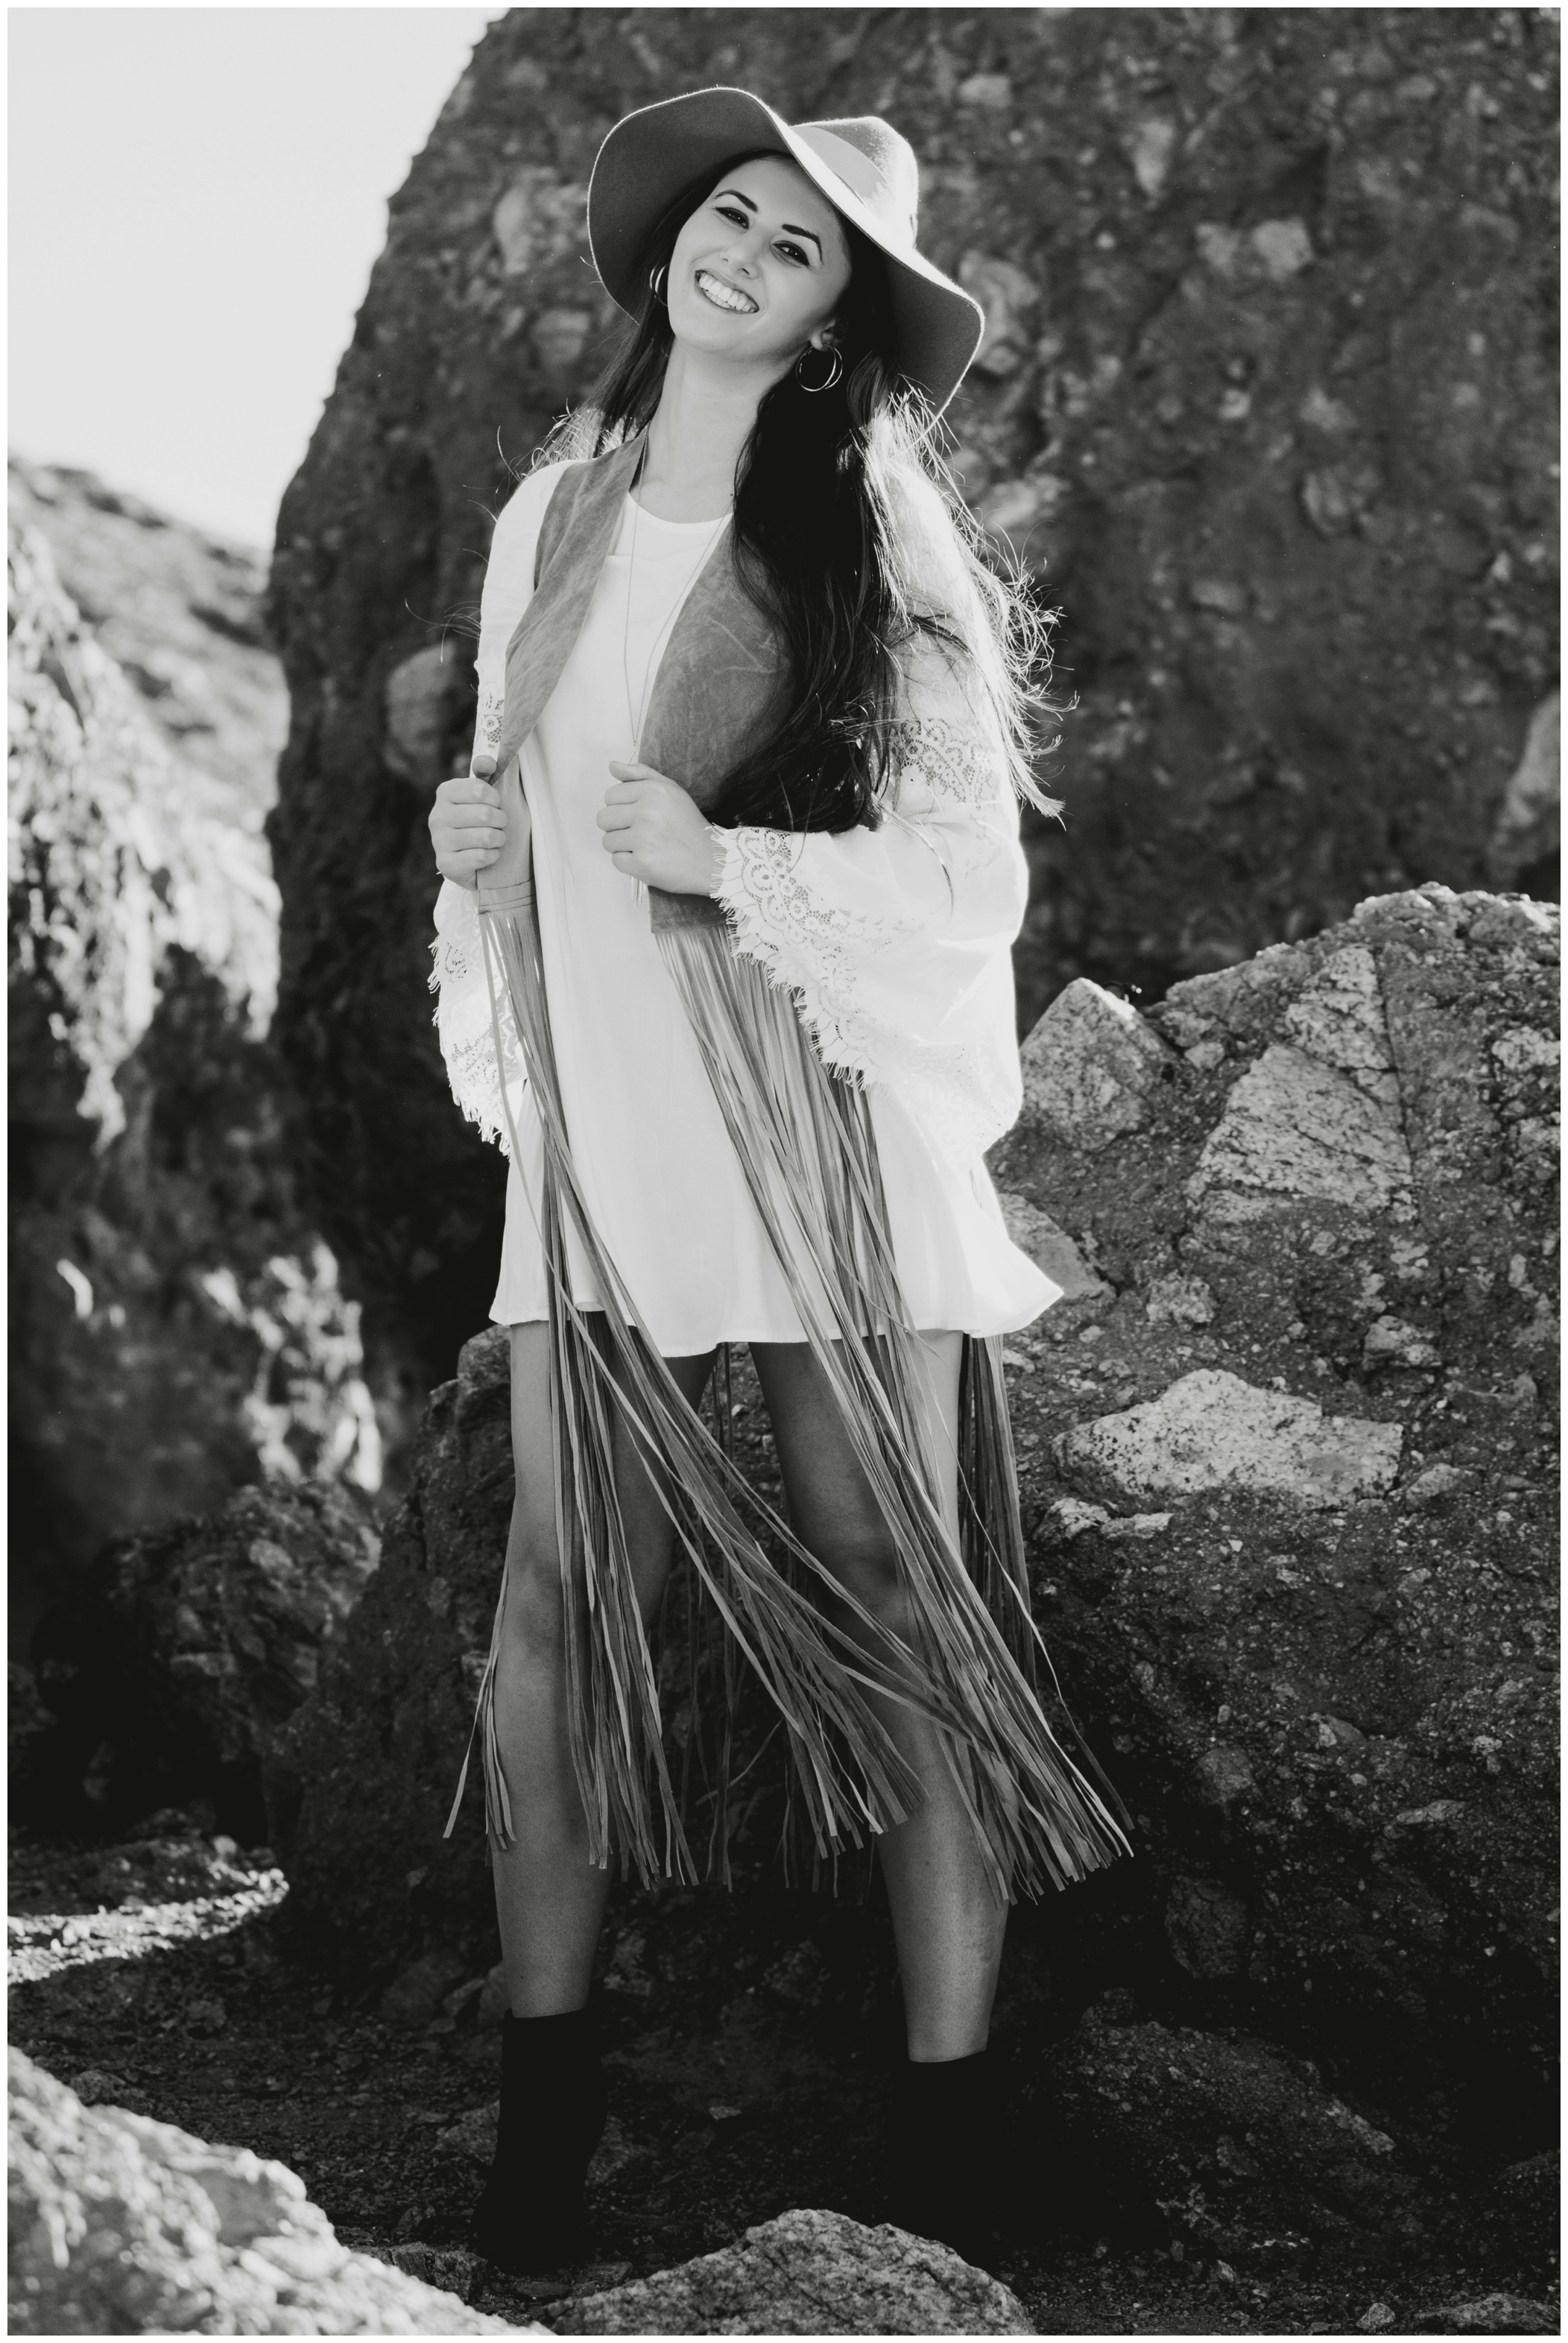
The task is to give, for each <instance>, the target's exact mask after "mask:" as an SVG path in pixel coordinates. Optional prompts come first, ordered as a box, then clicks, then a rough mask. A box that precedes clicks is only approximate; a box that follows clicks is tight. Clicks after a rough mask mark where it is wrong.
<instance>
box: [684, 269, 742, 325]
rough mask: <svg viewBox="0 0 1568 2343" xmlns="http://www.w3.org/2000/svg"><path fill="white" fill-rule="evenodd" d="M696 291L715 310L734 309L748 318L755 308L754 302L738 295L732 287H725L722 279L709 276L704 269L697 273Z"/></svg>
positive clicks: (740, 294)
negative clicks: (709, 302) (710, 303)
mask: <svg viewBox="0 0 1568 2343" xmlns="http://www.w3.org/2000/svg"><path fill="white" fill-rule="evenodd" d="M697 289H698V291H699V293H700V294H702V295H703V296H704V297H705V298H706V299H708V300H709V301H711V302H712V304H713V306H714V307H715V308H716V309H734V310H735V311H737V312H738V314H739V316H741V317H749V316H750V315H751V314H752V312H753V310H754V309H755V308H756V307H757V304H756V302H755V301H752V300H749V299H748V297H747V296H746V295H745V294H744V293H738V292H737V291H736V289H735V287H734V286H733V285H726V284H725V282H724V281H723V279H722V277H713V276H710V275H709V271H708V270H707V269H706V268H699V270H698V272H697Z"/></svg>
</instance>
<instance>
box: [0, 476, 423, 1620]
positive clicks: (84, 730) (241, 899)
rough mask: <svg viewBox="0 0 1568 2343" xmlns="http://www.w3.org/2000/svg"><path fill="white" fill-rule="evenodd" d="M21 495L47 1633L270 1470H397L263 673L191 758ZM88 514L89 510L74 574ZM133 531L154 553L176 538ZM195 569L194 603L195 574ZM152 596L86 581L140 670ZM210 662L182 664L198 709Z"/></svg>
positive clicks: (34, 1418) (19, 847)
mask: <svg viewBox="0 0 1568 2343" xmlns="http://www.w3.org/2000/svg"><path fill="white" fill-rule="evenodd" d="M104 493H105V494H106V493H107V492H104ZM20 502H21V505H22V509H23V511H24V512H29V511H30V512H32V513H33V515H34V517H35V518H37V519H39V520H40V523H41V526H40V528H34V527H32V526H31V525H30V524H29V525H23V526H21V527H19V528H17V530H16V531H15V534H14V538H13V545H12V564H11V587H12V631H11V643H10V677H11V684H10V688H11V706H12V737H11V850H10V851H11V865H10V887H11V913H12V917H11V961H10V1010H11V1029H10V1039H11V1106H10V1112H11V1135H12V1153H11V1162H12V1188H13V1216H12V1240H11V1246H12V1250H11V1305H12V1307H11V1326H12V1335H11V1340H12V1361H11V1383H10V1391H11V1410H12V1431H13V1457H14V1462H15V1479H14V1482H13V1505H14V1511H13V1544H12V1594H13V1605H14V1609H13V1632H14V1634H20V1635H21V1636H23V1637H25V1633H26V1631H27V1630H28V1629H29V1628H30V1627H31V1626H32V1624H34V1622H35V1619H36V1617H37V1615H38V1614H39V1612H40V1611H41V1610H42V1609H43V1608H44V1606H45V1604H46V1603H48V1602H49V1601H51V1600H57V1599H58V1598H59V1597H60V1596H61V1595H62V1594H65V1593H66V1592H67V1591H68V1590H69V1589H70V1588H71V1586H72V1585H73V1584H76V1583H79V1580H80V1576H81V1574H82V1573H83V1571H84V1570H85V1566H86V1564H88V1562H89V1561H90V1559H91V1557H92V1555H93V1554H95V1551H96V1550H97V1549H98V1548H99V1547H100V1546H101V1545H102V1544H104V1542H105V1541H106V1539H108V1538H111V1537H116V1536H122V1535H125V1534H127V1533H130V1532H132V1531H135V1530H137V1529H140V1528H143V1527H146V1526H148V1525H151V1524H154V1523H160V1522H164V1521H167V1520H168V1519H169V1518H170V1517H171V1516H173V1515H175V1514H177V1513H182V1512H190V1511H202V1510H206V1509H210V1508H212V1507H215V1506H216V1505H220V1504H221V1503H223V1501H224V1500H225V1498H226V1496H227V1495H228V1494H229V1493H231V1492H232V1491H233V1490H234V1489H235V1488H236V1486H239V1485H241V1484H243V1483H246V1482H250V1481H255V1480H257V1479H259V1478H262V1477H264V1476H273V1477H278V1478H283V1479H287V1480H297V1479H299V1478H301V1477H303V1476H305V1475H307V1474H308V1473H318V1474H322V1475H326V1476H327V1477H335V1476H341V1477H346V1478H347V1480H349V1481H350V1482H351V1483H355V1484H356V1485H357V1486H358V1487H360V1488H361V1489H363V1490H365V1491H366V1492H367V1493H368V1492H369V1491H370V1490H371V1489H373V1488H374V1487H375V1486H376V1485H377V1482H378V1480H379V1477H380V1470H381V1457H380V1439H379V1430H378V1425H377V1419H376V1414H375V1410H374V1407H373V1405H372V1403H371V1397H370V1393H369V1390H368V1387H367V1376H366V1373H365V1368H364V1363H363V1356H362V1345H361V1342H360V1335H359V1311H358V1305H357V1302H354V1301H352V1300H351V1299H350V1298H349V1296H348V1295H347V1293H346V1292H345V1291H344V1290H343V1287H342V1285H341V1284H340V1282H339V1279H338V1272H337V1261H336V1259H335V1258H334V1256H333V1254H332V1253H331V1252H330V1251H329V1250H328V1249H327V1245H326V1244H325V1243H324V1242H323V1241H322V1239H321V1237H320V1234H319V1232H318V1230H317V1227H316V1225H315V1223H314V1222H312V1220H311V1219H310V1217H309V1215H308V1213H307V1211H306V1210H305V1208H304V1206H303V1204H302V1202H301V1201H300V1198H299V1194H298V1190H297V1177H296V1172H295V1167H294V1157H295V1154H296V1148H295V1144H294V1140H293V1136H292V1126H293V1122H294V1120H295V1116H296V1112H297V1109H296V1105H295V1102H294V1101H293V1100H292V1097H291V1094H290V1092H289V1089H288V1085H287V1082H286V1078H285V1077H284V1075H283V1072H282V1069H281V1066H280V1063H279V1061H278V1060H277V1058H276V1055H275V1053H274V1052H273V1051H272V1048H271V1046H270V1043H269V1042H268V1041H267V1040H266V1023H267V1020H268V1018H269V1015H270V1012H271V1009H272V1004H273V999H274V995H275V992H276V954H277V928H276V922H277V899H276V889H275V888H274V886H273V882H272V878H271V873H270V869H269V865H268V857H267V850H266V841H265V839H264V838H263V836H262V834H261V812H262V802H263V800H264V799H265V798H266V797H269V796H270V776H269V775H267V774H266V773H265V770H264V767H263V762H262V759H263V755H264V751H265V749H266V739H265V732H264V735H263V738H262V739H261V740H260V741H259V742H258V743H257V744H256V747H255V748H254V749H253V751H252V759H253V761H252V765H251V767H250V769H249V773H248V778H247V779H246V780H245V781H244V783H243V785H242V782H241V780H240V779H236V778H235V777H234V774H233V771H232V769H231V766H232V762H233V759H235V758H236V757H237V755H238V753H239V750H238V743H239V739H240V734H241V723H240V713H239V710H240V709H243V708H245V707H247V706H249V705H250V704H251V702H252V701H253V700H255V699H256V698H257V697H258V696H259V695H261V694H262V680H261V679H260V677H259V676H258V673H257V672H256V670H257V669H259V667H260V666H261V665H262V664H263V663H264V661H265V657H266V655H265V654H263V653H262V652H260V651H259V650H256V649H254V646H247V647H246V660H247V661H248V663H249V664H248V665H247V667H246V671H245V675H244V677H243V678H242V679H241V680H242V682H243V684H244V687H245V688H244V690H243V691H242V690H240V689H239V687H238V686H237V685H236V690H235V692H234V693H233V694H230V695H227V696H226V695H225V694H224V693H217V694H216V697H217V698H218V699H220V700H222V701H223V702H224V707H225V708H226V710H227V712H226V713H224V711H223V709H220V710H218V711H217V712H216V713H215V714H214V717H213V722H214V725H215V728H216V729H215V735H214V737H215V738H219V737H220V735H221V739H222V745H223V748H224V752H225V756H224V759H223V760H215V765H214V769H211V770H209V769H207V768H206V766H204V765H203V764H202V763H201V761H200V757H201V754H202V751H201V749H200V748H199V747H198V746H197V745H196V743H198V742H199V741H200V739H202V737H203V736H202V735H200V734H199V733H198V732H196V729H195V728H194V719H193V721H192V722H191V723H187V724H186V725H185V728H184V736H183V737H184V739H185V745H184V747H183V749H176V747H175V746H174V745H173V735H172V733H171V732H170V731H166V730H165V729H160V725H159V722H158V721H157V720H156V719H155V717H154V715H153V714H152V713H150V712H149V709H148V705H147V702H146V698H145V696H144V695H143V694H142V693H141V692H139V691H138V690H137V689H136V687H135V686H134V685H133V683H132V682H131V681H130V680H128V679H127V676H126V672H125V671H124V670H123V669H121V668H120V666H119V665H118V664H117V662H116V660H115V659H112V658H111V657H110V655H109V654H108V652H107V651H106V649H104V647H103V645H102V644H101V643H100V642H99V640H98V639H97V638H96V636H95V631H94V629H93V627H92V626H91V625H90V624H89V623H88V621H87V620H86V619H85V618H84V617H83V615H82V613H81V612H80V610H79V609H78V608H77V607H76V605H75V603H74V602H73V601H72V599H71V598H70V597H69V595H68V594H67V593H66V592H65V588H63V587H62V585H61V584H60V581H59V578H58V576H57V574H56V571H55V564H54V560H53V558H52V555H51V552H50V549H49V544H48V542H47V540H46V538H45V535H44V534H43V533H42V523H45V522H47V521H48V520H49V518H50V517H51V515H52V516H53V517H54V518H55V519H58V518H59V515H60V513H61V511H62V509H65V508H66V505H65V501H64V500H63V493H62V498H56V499H55V503H54V504H52V505H51V504H50V503H48V502H47V500H45V499H42V498H41V497H34V498H32V499H31V501H29V498H27V497H26V496H24V497H23V498H21V499H20ZM84 509H88V510H90V509H91V508H85V507H84V505H83V502H82V500H81V499H77V500H76V502H75V503H70V504H69V505H68V514H69V518H70V519H71V523H72V529H73V532H74V533H73V534H71V535H70V537H69V540H68V550H69V551H70V553H71V558H72V559H73V561H74V564H75V569H76V570H77V572H78V573H80V572H82V571H83V570H85V569H86V568H88V567H89V565H88V562H87V556H86V551H85V547H86V545H87V542H88V532H87V530H86V528H85V523H84V521H83V510H84ZM122 518H124V517H123V516H122ZM125 525H126V527H127V528H131V530H132V535H133V536H134V537H140V538H146V539H147V540H148V542H149V543H156V544H158V545H160V546H161V545H162V543H163V538H164V536H165V535H166V534H167V532H159V531H157V530H156V529H154V528H151V526H150V525H148V526H147V527H145V528H144V527H142V526H141V525H140V524H139V523H138V524H136V525H135V526H134V527H133V526H132V524H131V523H129V522H126V524H125ZM116 546H117V540H116ZM187 553H188V556H189V558H188V560H187V561H186V565H185V567H186V568H187V569H189V570H190V571H191V572H192V576H191V578H189V579H187V587H188V590H189V591H190V592H191V593H193V594H195V593H196V592H198V591H199V590H200V584H201V576H202V563H201V561H200V560H198V558H197V554H196V551H193V550H191V549H190V548H187ZM169 559H170V561H173V560H174V556H173V555H172V554H170V555H169ZM174 566H175V569H176V572H180V565H179V564H178V563H177V562H176V563H175V565H174ZM215 566H216V555H215V556H214V559H213V561H211V562H208V563H207V565H206V567H207V568H209V569H210V568H213V567H215ZM229 572H230V574H228V575H227V576H226V579H223V580H216V581H213V583H212V585H211V592H212V594H213V596H214V599H213V602H212V611H213V618H214V625H213V626H212V627H209V628H207V629H206V631H207V632H208V633H213V632H215V631H216V621H217V620H218V619H221V620H222V623H223V625H224V626H226V627H228V628H230V629H231V630H239V629H242V628H245V627H247V626H248V627H249V628H252V629H254V628H256V626H257V624H258V623H259V622H258V618H257V613H256V592H255V587H256V579H255V576H254V570H253V569H252V568H247V567H246V566H245V565H244V564H241V563H240V562H239V561H238V558H237V557H236V562H235V563H234V564H231V565H229ZM180 574H183V572H181V573H180ZM131 575H132V572H131V567H130V557H129V554H128V553H127V552H126V550H125V548H123V547H121V548H118V549H117V552H116V564H113V565H110V569H109V574H108V575H107V577H106V578H104V577H100V578H97V579H96V580H95V581H92V582H94V587H95V591H96V592H98V593H99V594H100V595H101V596H102V597H103V598H105V599H106V600H109V601H111V602H112V608H113V615H114V617H115V620H116V627H117V628H118V629H119V634H118V636H117V639H119V640H120V641H121V643H122V647H123V646H124V641H125V638H126V633H127V631H128V630H129V631H131V632H134V631H135V627H136V625H139V626H140V627H141V628H142V629H143V630H144V631H145V632H146V633H148V634H150V633H151V632H152V631H153V630H154V627H155V622H156V619H157V616H158V613H159V612H161V611H163V610H164V609H166V608H167V607H169V606H170V605H172V603H173V602H174V601H175V600H176V594H175V590H174V587H173V585H172V584H170V583H169V581H168V580H167V579H165V580H164V582H163V584H162V585H161V586H160V588H159V590H158V592H157V593H156V594H154V596H153V598H152V602H153V607H152V610H151V612H150V613H148V612H145V611H144V612H143V613H142V615H141V617H140V618H139V619H137V618H136V609H137V603H136V595H135V593H134V592H133V590H132V585H131ZM220 587H222V588H223V589H224V591H225V592H226V599H223V600H220V599H219V598H217V597H218V594H219V588H220ZM247 596H248V600H247V599H246V597H247ZM246 612H248V617H247V616H246ZM195 626H196V621H195V620H194V618H191V617H190V614H189V612H188V610H187V623H186V632H187V635H188V634H189V633H190V632H191V631H192V629H193V628H195ZM221 639H226V638H221ZM144 648H146V646H145V645H144ZM196 648H198V647H196V646H193V645H192V644H190V643H188V642H187V643H186V645H185V647H184V650H183V652H182V657H184V658H185V662H186V663H185V665H184V666H182V667H181V669H180V675H181V679H182V680H181V683H180V689H181V690H182V691H183V692H184V693H185V695H186V698H185V699H184V701H182V702H181V706H182V707H184V708H186V709H187V710H189V709H194V707H195V706H196V699H195V697H194V695H195V693H196V685H195V682H194V681H193V680H192V675H191V673H190V672H188V671H187V670H188V669H195V667H196V656H195V651H196ZM147 655H148V656H149V657H150V656H151V652H150V649H149V650H148V653H147ZM274 676H275V678H276V665H274ZM273 689H274V699H273V707H274V711H275V713H276V680H275V682H274V687H273ZM168 697H169V698H170V700H171V703H172V700H173V688H172V687H171V692H170V694H169V695H168ZM229 699H235V700H236V703H237V705H236V706H233V707H231V706H229V705H228V700H229ZM220 716H221V719H222V721H221V725H220V721H219V719H220ZM166 720H168V719H166Z"/></svg>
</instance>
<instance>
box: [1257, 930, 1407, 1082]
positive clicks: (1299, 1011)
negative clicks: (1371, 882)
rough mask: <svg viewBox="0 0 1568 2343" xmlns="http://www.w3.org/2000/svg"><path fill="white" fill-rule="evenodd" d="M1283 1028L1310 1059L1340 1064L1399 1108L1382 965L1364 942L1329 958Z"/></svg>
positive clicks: (1287, 1015)
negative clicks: (1380, 978)
mask: <svg viewBox="0 0 1568 2343" xmlns="http://www.w3.org/2000/svg"><path fill="white" fill-rule="evenodd" d="M1282 1022H1283V1025H1284V1030H1285V1031H1286V1032H1287V1033H1288V1034H1289V1035H1290V1037H1291V1039H1292V1041H1294V1042H1295V1043H1296V1044H1297V1046H1298V1047H1299V1048H1301V1049H1302V1050H1305V1051H1306V1052H1307V1054H1308V1056H1309V1057H1313V1058H1318V1059H1321V1060H1322V1063H1323V1064H1324V1065H1326V1066H1337V1067H1338V1069H1339V1071H1341V1072H1342V1073H1344V1074H1349V1076H1350V1078H1351V1080H1352V1081H1353V1082H1354V1083H1355V1084H1356V1085H1357V1087H1358V1088H1359V1089H1361V1090H1363V1091H1366V1092H1367V1093H1368V1095H1369V1096H1370V1097H1372V1098H1375V1099H1376V1100H1378V1101H1379V1102H1380V1103H1381V1104H1382V1105H1383V1106H1386V1107H1397V1105H1398V1104H1399V1076H1398V1075H1397V1074H1396V1072H1395V1071H1394V1063H1393V1051H1392V1049H1391V1048H1390V1046H1389V1038H1388V1020H1387V1019H1386V1017H1385V1016H1384V1014H1383V1006H1382V989H1381V988H1380V986H1379V984H1378V975H1377V962H1376V960H1374V959H1373V957H1372V953H1371V952H1370V951H1369V950H1367V948H1366V946H1365V945H1364V944H1347V945H1346V946H1345V948H1344V950H1342V951H1337V952H1335V953H1333V954H1332V957H1331V958H1330V959H1328V960H1324V961H1323V963H1322V967H1321V969H1320V970H1319V971H1318V973H1317V975H1316V976H1315V977H1313V978H1312V980H1311V981H1310V982H1309V983H1308V984H1306V985H1303V987H1302V990H1301V991H1300V992H1299V993H1298V994H1297V995H1296V998H1295V999H1294V1001H1292V1003H1291V1005H1290V1007H1289V1009H1287V1010H1286V1011H1285V1014H1284V1018H1283V1021H1282Z"/></svg>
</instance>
